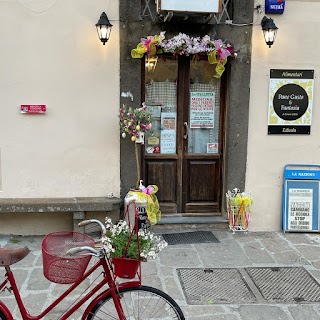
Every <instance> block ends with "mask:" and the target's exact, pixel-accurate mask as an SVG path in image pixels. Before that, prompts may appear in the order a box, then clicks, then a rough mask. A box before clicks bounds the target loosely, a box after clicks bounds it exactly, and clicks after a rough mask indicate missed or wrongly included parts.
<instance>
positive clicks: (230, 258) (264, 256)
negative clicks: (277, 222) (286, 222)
mask: <svg viewBox="0 0 320 320" xmlns="http://www.w3.org/2000/svg"><path fill="white" fill-rule="evenodd" d="M202 230H205V229H202ZM175 231H178V230H170V232H175ZM190 231H191V230H190ZM211 231H212V230H211ZM213 233H214V235H215V236H216V237H217V238H218V239H219V240H220V243H202V244H188V245H170V246H168V248H166V249H165V250H164V251H162V252H161V253H160V255H159V256H158V258H157V259H156V260H154V261H149V262H147V263H143V267H142V269H143V284H145V285H150V286H153V287H157V288H160V289H162V290H163V291H165V292H167V293H168V294H169V295H170V296H172V297H173V298H174V299H175V300H176V301H177V303H178V304H179V305H180V306H181V308H182V310H183V312H184V314H185V317H186V319H188V320H213V319H219V320H253V319H254V320H305V319H308V320H319V319H320V303H319V302H313V303H303V302H297V303H268V302H266V301H261V300H260V301H257V302H256V303H241V304H239V303H215V302H214V301H208V303H207V304H206V303H205V304H202V305H196V304H192V305H191V304H188V302H187V300H186V297H185V294H184V291H183V288H182V286H181V283H180V280H179V277H178V273H177V269H178V268H204V269H205V268H209V269H214V268H246V267H304V268H305V269H306V270H307V271H308V272H309V273H310V274H311V275H312V277H314V278H315V280H316V281H317V282H319V283H320V246H319V244H320V236H319V235H318V234H302V233H285V234H284V233H281V232H264V233H255V232H248V233H246V234H245V233H235V234H233V233H232V232H230V231H227V230H220V229H219V230H213ZM41 240H42V237H39V236H34V237H33V236H29V237H19V236H12V237H9V236H0V246H1V247H13V246H24V245H27V246H28V247H29V248H30V249H31V250H32V252H31V253H30V254H29V255H28V256H27V257H26V258H25V259H24V260H22V261H20V262H18V263H16V264H14V265H13V266H12V269H13V271H14V274H15V276H16V281H17V283H18V285H19V288H20V290H21V294H22V298H23V300H24V302H25V304H26V306H27V309H28V310H29V312H30V313H31V314H33V315H35V314H39V313H40V312H41V310H43V309H44V308H45V307H46V306H48V305H49V301H52V300H53V299H54V298H55V297H57V296H58V295H59V293H61V292H62V291H63V289H64V288H66V287H67V285H59V284H55V283H52V282H49V281H48V280H46V278H45V277H44V276H43V272H42V257H41ZM0 271H1V273H0V278H1V279H3V275H4V270H0ZM209 286H210V285H209ZM231 289H232V288H231ZM80 291H81V290H80V289H79V292H80ZM1 300H2V301H3V302H5V303H6V304H7V306H8V307H9V309H10V310H11V311H12V313H13V316H14V319H15V320H16V319H21V317H20V314H19V311H18V309H17V306H16V305H15V302H14V300H13V298H12V296H11V294H10V293H9V292H7V291H6V292H2V293H1ZM70 301H72V300H71V297H70V298H68V299H66V300H64V301H63V302H62V303H61V305H59V308H57V310H55V311H54V312H51V313H50V314H49V315H48V316H46V317H45V319H52V320H56V319H58V318H59V314H60V313H61V310H65V309H66V308H67V306H68V305H69V304H70V303H71V302H70ZM80 314H81V312H78V313H77V314H74V315H73V316H72V317H70V320H73V319H80V317H81V316H80Z"/></svg>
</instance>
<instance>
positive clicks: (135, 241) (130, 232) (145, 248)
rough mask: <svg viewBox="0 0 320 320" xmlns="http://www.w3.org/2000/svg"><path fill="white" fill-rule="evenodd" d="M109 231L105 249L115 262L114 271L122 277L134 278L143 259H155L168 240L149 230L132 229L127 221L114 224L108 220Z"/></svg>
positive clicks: (104, 241)
mask: <svg viewBox="0 0 320 320" xmlns="http://www.w3.org/2000/svg"><path fill="white" fill-rule="evenodd" d="M106 228H107V233H106V235H105V236H104V237H103V239H102V243H103V245H104V249H105V251H106V253H107V254H108V255H109V256H110V258H111V260H112V263H113V273H114V275H115V276H116V277H120V278H134V277H135V276H136V275H137V273H138V272H139V269H140V263H141V261H147V260H148V259H155V258H156V257H157V254H158V253H159V252H160V251H161V250H162V249H164V248H165V247H166V246H167V242H166V241H164V240H163V239H162V238H161V237H160V236H156V235H155V234H153V233H152V232H151V231H149V230H143V229H140V230H138V228H137V225H135V227H134V228H133V229H130V228H129V226H128V224H127V222H126V221H123V220H120V221H119V222H118V223H116V224H113V223H112V221H111V219H109V218H107V220H106Z"/></svg>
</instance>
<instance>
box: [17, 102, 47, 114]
mask: <svg viewBox="0 0 320 320" xmlns="http://www.w3.org/2000/svg"><path fill="white" fill-rule="evenodd" d="M46 111H47V107H46V105H45V104H22V105H21V113H46Z"/></svg>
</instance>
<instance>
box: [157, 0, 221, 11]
mask: <svg viewBox="0 0 320 320" xmlns="http://www.w3.org/2000/svg"><path fill="white" fill-rule="evenodd" d="M156 3H157V11H158V12H161V11H167V12H194V13H201V12H204V13H208V12H210V13H219V12H221V10H222V0H202V1H195V0H156Z"/></svg>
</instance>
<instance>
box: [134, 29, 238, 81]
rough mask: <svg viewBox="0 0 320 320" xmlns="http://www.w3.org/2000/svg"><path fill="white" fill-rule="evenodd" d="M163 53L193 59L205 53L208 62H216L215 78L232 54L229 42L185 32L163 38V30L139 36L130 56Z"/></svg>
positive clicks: (218, 75)
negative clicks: (144, 36)
mask: <svg viewBox="0 0 320 320" xmlns="http://www.w3.org/2000/svg"><path fill="white" fill-rule="evenodd" d="M163 53H172V54H173V55H175V56H178V55H185V56H192V59H193V60H197V59H198V58H199V54H207V55H208V62H209V63H210V64H216V65H217V66H216V69H215V71H216V74H215V75H214V77H215V78H220V77H221V75H222V74H223V72H224V70H225V67H224V65H225V64H226V63H227V59H228V57H230V56H232V55H233V54H234V48H233V46H232V45H231V44H229V43H225V42H223V41H222V40H221V39H217V40H214V39H211V38H210V36H208V35H206V36H204V37H202V38H201V37H190V36H188V35H186V34H185V33H179V34H178V35H176V36H174V37H172V38H170V39H165V31H163V32H161V33H160V35H155V36H147V38H141V42H140V43H139V44H138V45H137V47H136V48H135V49H133V50H132V51H131V56H132V58H142V57H143V56H144V55H145V54H146V55H147V56H148V57H150V56H157V55H159V54H163Z"/></svg>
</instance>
